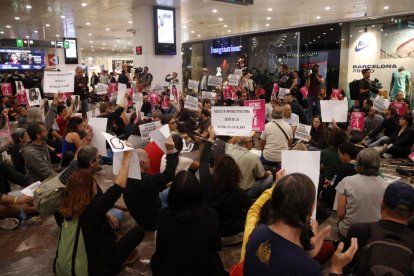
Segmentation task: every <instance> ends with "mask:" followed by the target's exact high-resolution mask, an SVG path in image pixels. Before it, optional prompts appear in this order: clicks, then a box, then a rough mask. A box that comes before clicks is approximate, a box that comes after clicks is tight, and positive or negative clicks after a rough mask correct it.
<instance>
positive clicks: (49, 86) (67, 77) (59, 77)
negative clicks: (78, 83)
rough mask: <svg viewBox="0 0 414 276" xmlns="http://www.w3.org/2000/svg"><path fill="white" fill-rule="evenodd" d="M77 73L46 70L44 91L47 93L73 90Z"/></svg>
mask: <svg viewBox="0 0 414 276" xmlns="http://www.w3.org/2000/svg"><path fill="white" fill-rule="evenodd" d="M74 79H75V73H73V72H51V71H45V75H44V83H43V91H44V92H45V93H58V92H73V91H74V86H75V81H74Z"/></svg>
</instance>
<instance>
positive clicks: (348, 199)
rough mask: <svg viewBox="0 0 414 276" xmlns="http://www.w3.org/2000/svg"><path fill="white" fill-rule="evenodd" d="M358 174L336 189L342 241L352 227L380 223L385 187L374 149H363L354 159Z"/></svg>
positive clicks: (378, 158) (348, 178)
mask: <svg viewBox="0 0 414 276" xmlns="http://www.w3.org/2000/svg"><path fill="white" fill-rule="evenodd" d="M356 161H357V167H356V170H357V172H358V174H356V175H353V176H348V177H345V178H344V179H343V180H342V181H341V182H339V184H338V186H337V187H336V191H337V193H338V199H337V211H336V213H337V215H338V217H339V218H340V219H341V220H340V221H339V223H338V230H339V234H340V235H341V236H342V237H343V238H345V237H346V236H347V232H348V229H349V227H350V226H351V225H352V224H354V223H362V222H372V221H377V220H379V219H380V216H381V206H380V205H381V199H382V197H383V195H384V191H385V188H386V187H387V186H388V183H387V181H385V180H384V179H383V178H382V177H381V176H380V175H379V168H380V157H379V155H378V152H377V151H376V150H374V149H364V150H362V151H361V152H360V153H358V156H357V158H356Z"/></svg>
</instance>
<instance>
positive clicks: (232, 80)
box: [227, 74, 241, 85]
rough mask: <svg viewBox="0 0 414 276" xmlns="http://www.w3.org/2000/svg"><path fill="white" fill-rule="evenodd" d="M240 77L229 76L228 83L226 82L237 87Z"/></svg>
mask: <svg viewBox="0 0 414 276" xmlns="http://www.w3.org/2000/svg"><path fill="white" fill-rule="evenodd" d="M240 77H241V76H240V75H235V74H230V75H229V81H228V82H227V84H228V85H239V81H240Z"/></svg>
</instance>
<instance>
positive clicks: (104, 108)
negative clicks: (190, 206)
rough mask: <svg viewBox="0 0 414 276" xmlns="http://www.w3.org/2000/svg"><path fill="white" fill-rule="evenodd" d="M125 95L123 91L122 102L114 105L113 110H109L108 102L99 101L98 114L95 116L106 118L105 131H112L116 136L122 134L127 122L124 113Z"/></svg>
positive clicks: (126, 94) (126, 95)
mask: <svg viewBox="0 0 414 276" xmlns="http://www.w3.org/2000/svg"><path fill="white" fill-rule="evenodd" d="M127 97H128V93H125V98H124V99H123V102H122V103H121V104H120V105H119V106H116V108H115V110H114V111H111V109H110V106H109V104H108V103H100V105H99V115H98V116H97V117H98V118H108V122H107V124H106V131H107V132H109V133H113V134H115V135H116V136H118V137H121V136H122V135H123V134H124V128H125V125H126V124H128V118H127V117H126V115H125V113H124V111H125V109H126V104H127V101H126V98H127Z"/></svg>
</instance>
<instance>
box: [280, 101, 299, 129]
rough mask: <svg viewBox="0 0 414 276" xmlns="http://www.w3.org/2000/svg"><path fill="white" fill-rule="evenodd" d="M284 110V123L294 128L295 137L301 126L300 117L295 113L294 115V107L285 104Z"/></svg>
mask: <svg viewBox="0 0 414 276" xmlns="http://www.w3.org/2000/svg"><path fill="white" fill-rule="evenodd" d="M283 108H284V110H283V121H285V122H286V123H288V124H289V125H290V127H291V128H292V133H293V135H295V132H296V129H297V128H298V125H299V116H298V115H297V114H295V113H292V107H291V106H290V105H289V104H285V105H284V106H283Z"/></svg>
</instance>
